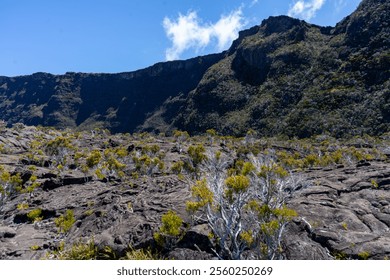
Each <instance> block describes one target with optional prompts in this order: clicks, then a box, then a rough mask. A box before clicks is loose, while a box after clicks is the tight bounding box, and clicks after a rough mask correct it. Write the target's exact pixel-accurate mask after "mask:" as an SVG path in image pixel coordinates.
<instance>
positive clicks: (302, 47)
mask: <svg viewBox="0 0 390 280" xmlns="http://www.w3.org/2000/svg"><path fill="white" fill-rule="evenodd" d="M389 10H390V4H389V1H388V0H364V1H362V2H361V4H360V5H359V7H358V8H357V10H356V11H355V12H353V13H352V14H351V15H349V16H347V17H346V18H344V19H343V20H342V21H340V22H339V23H338V24H336V26H334V27H321V26H317V25H313V24H310V23H307V22H305V21H302V20H299V19H294V18H290V17H288V16H276V17H269V18H268V19H265V20H263V22H262V23H261V24H260V25H258V26H254V27H252V28H250V29H247V30H243V31H240V33H239V37H238V38H237V39H236V40H235V41H234V42H233V43H232V46H231V47H230V48H229V49H228V50H227V51H225V52H222V53H219V54H212V55H208V56H201V57H197V58H193V59H189V60H182V61H174V62H161V63H157V64H155V65H153V66H151V67H148V68H145V69H141V70H137V71H133V72H123V73H117V74H103V73H100V74H99V73H91V74H88V73H73V72H69V73H66V74H64V75H51V74H45V73H35V74H33V75H29V76H17V77H12V78H8V77H0V114H1V115H2V118H3V119H4V120H5V121H6V122H7V123H8V124H9V125H11V124H14V123H17V122H23V123H25V124H28V125H46V126H55V127H57V128H65V127H71V128H79V129H90V128H94V127H104V128H108V129H109V130H111V131H112V132H134V131H140V130H144V131H154V132H170V131H172V130H174V129H180V130H187V131H188V132H190V133H192V134H199V133H204V131H206V130H207V129H210V128H215V129H216V130H217V131H218V133H221V134H233V135H245V133H246V131H248V130H249V129H254V130H256V131H257V132H258V134H259V135H261V136H276V135H280V136H287V137H310V136H313V135H318V134H330V135H332V136H335V137H348V136H354V135H361V134H365V133H366V134H371V135H379V134H383V133H386V132H389V131H390V125H389V122H390V104H389V103H390V98H389V97H388V96H389V95H390V93H389V90H388V89H389V88H390V82H389V78H390V74H389V69H390V52H389V46H390V42H389V41H390V40H389V38H390V36H389V34H390V30H389V25H390V23H389V12H388V11H389ZM26 83H27V84H26ZM12 85H13V86H12Z"/></svg>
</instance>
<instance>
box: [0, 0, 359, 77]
mask: <svg viewBox="0 0 390 280" xmlns="http://www.w3.org/2000/svg"><path fill="white" fill-rule="evenodd" d="M359 3H360V0H277V1H276V0H257V1H256V0H230V1H228V0H211V1H210V0H208V1H206V0H197V1H187V0H164V1H160V0H153V1H151V0H34V1H32V0H0V29H1V39H0V76H17V75H26V74H31V73H34V72H49V73H53V74H63V73H65V72H68V71H74V72H95V73H96V72H106V73H115V72H125V71H133V70H137V69H141V68H145V67H147V66H150V65H153V64H155V63H157V62H160V61H166V60H174V59H187V58H190V57H194V56H198V55H204V54H209V53H215V52H220V51H222V50H225V49H227V48H228V47H229V46H230V44H231V41H232V40H233V39H235V38H236V37H237V32H238V31H239V30H242V29H245V28H249V27H251V26H253V25H257V24H260V23H261V21H262V20H263V19H265V18H268V17H269V16H275V15H290V16H293V17H296V18H301V19H304V20H306V21H308V22H310V23H314V24H318V25H326V26H328V25H331V26H334V25H335V24H336V23H337V22H338V21H340V20H341V19H342V18H344V17H345V16H347V15H348V14H350V13H351V12H352V11H353V10H354V9H355V8H356V7H357V6H358V4H359Z"/></svg>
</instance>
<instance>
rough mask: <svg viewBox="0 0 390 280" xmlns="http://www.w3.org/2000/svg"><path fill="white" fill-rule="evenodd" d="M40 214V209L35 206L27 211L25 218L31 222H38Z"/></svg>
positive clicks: (40, 218) (40, 217)
mask: <svg viewBox="0 0 390 280" xmlns="http://www.w3.org/2000/svg"><path fill="white" fill-rule="evenodd" d="M41 215H42V209H40V208H36V209H33V210H31V211H30V212H28V213H27V218H28V219H29V220H30V221H31V222H39V221H41V220H42V219H43V217H42V216H41Z"/></svg>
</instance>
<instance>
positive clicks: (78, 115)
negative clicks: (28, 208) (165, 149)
mask: <svg viewBox="0 0 390 280" xmlns="http://www.w3.org/2000/svg"><path fill="white" fill-rule="evenodd" d="M222 55H223V54H217V55H209V56H204V57H198V58H194V59H189V60H186V61H175V62H166V63H158V64H156V65H154V66H151V67H149V68H146V69H143V70H139V71H135V72H128V73H119V74H85V73H66V74H64V75H51V74H47V73H36V74H33V75H31V76H19V77H12V78H9V77H0V115H1V119H3V120H5V121H6V122H7V123H8V124H10V125H12V124H14V123H18V122H21V123H24V124H28V125H43V126H54V127H58V128H66V127H68V128H76V127H79V128H81V129H90V128H97V127H105V128H108V129H110V130H111V131H113V132H132V131H135V129H136V128H137V126H139V125H141V124H142V123H143V122H144V120H145V118H146V117H147V116H148V114H150V113H152V112H154V111H156V110H157V109H158V108H159V107H160V106H161V104H162V103H163V102H164V101H165V100H167V99H170V98H174V97H178V96H183V97H185V96H186V94H187V93H188V92H189V91H190V90H192V89H193V88H194V87H195V86H196V85H197V84H198V82H199V80H200V79H201V77H202V76H203V74H204V72H205V71H206V70H207V69H208V68H209V67H210V66H211V65H212V64H214V63H215V62H216V61H218V60H219V59H220V58H221V57H222Z"/></svg>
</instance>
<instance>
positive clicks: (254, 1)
mask: <svg viewBox="0 0 390 280" xmlns="http://www.w3.org/2000/svg"><path fill="white" fill-rule="evenodd" d="M257 3H259V0H252V2H251V3H250V5H249V7H253V6H254V5H256V4H257Z"/></svg>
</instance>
